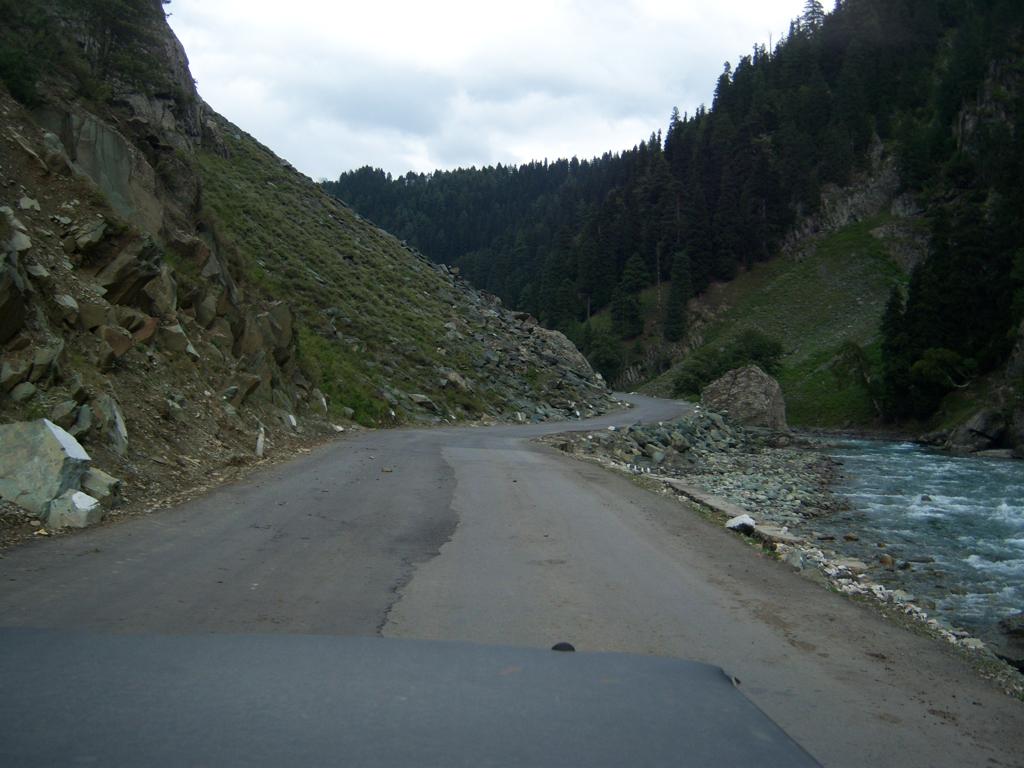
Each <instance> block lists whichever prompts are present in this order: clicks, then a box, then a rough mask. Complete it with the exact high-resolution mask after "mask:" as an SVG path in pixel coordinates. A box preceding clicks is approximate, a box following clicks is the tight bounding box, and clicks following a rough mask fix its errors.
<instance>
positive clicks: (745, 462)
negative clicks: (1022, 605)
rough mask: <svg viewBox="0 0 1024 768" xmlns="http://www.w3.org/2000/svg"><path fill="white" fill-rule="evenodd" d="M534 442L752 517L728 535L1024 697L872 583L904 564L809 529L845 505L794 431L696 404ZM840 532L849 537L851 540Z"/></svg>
mask: <svg viewBox="0 0 1024 768" xmlns="http://www.w3.org/2000/svg"><path fill="white" fill-rule="evenodd" d="M540 441H541V442H544V443H546V444H548V445H551V446H553V447H555V448H557V449H559V450H561V451H563V452H565V453H568V454H570V455H573V456H575V457H577V458H581V459H585V460H590V461H593V462H596V463H598V464H600V465H602V466H604V467H606V468H608V469H611V470H613V471H617V472H621V473H624V474H626V475H628V476H630V477H632V478H633V479H634V481H635V482H636V483H637V484H638V485H640V486H642V487H644V488H646V489H647V490H650V491H652V492H654V493H658V494H660V495H664V496H667V497H669V498H672V499H675V500H677V501H678V502H680V503H681V504H682V505H684V506H686V507H688V508H689V509H691V510H694V511H696V512H697V513H698V514H700V515H702V516H703V517H704V518H705V519H707V520H709V521H711V522H713V523H715V524H717V525H725V524H727V523H728V522H729V521H730V519H734V518H737V517H738V516H740V515H744V514H747V515H749V516H751V517H752V519H753V520H754V521H755V522H756V525H755V526H754V527H753V528H752V529H748V528H740V529H738V530H737V533H738V534H741V535H743V534H745V535H746V536H747V537H748V541H749V543H750V544H751V545H752V546H754V547H757V548H759V549H760V550H762V551H763V552H764V553H766V554H767V555H769V556H770V557H773V558H775V559H778V560H779V561H781V562H782V563H783V564H784V565H785V566H786V568H787V569H789V570H791V571H792V572H793V573H794V574H798V575H800V576H802V577H804V578H805V579H807V580H809V581H811V582H813V583H816V584H818V585H820V586H821V587H823V588H825V589H827V590H830V591H832V592H836V593H839V594H842V595H845V596H847V597H849V598H851V599H853V600H856V601H858V602H862V603H863V604H865V605H867V606H869V607H871V608H873V609H875V610H877V611H879V612H880V613H881V614H882V615H883V616H884V617H885V618H886V619H887V620H889V621H892V622H893V623H895V624H897V625H899V626H902V627H903V628H905V629H907V630H908V631H911V632H914V633H916V634H919V635H921V636H924V637H928V638H931V639H933V640H935V641H938V642H940V643H943V644H946V645H948V646H950V647H951V648H952V650H953V651H954V652H955V653H956V654H958V655H959V656H960V657H961V658H962V659H963V660H964V661H965V663H966V664H967V665H968V666H970V667H971V668H972V669H973V670H974V671H975V672H976V673H977V674H978V675H979V676H981V677H982V678H984V679H986V680H989V681H991V682H993V683H994V684H995V685H996V686H997V687H998V688H999V689H1000V690H1002V691H1003V692H1005V693H1006V694H1008V695H1010V696H1012V697H1015V698H1020V699H1024V675H1021V673H1020V672H1019V671H1018V670H1017V669H1015V668H1014V667H1012V666H1010V665H1009V664H1007V663H1005V662H1004V661H1002V660H1001V659H1000V658H998V657H997V656H996V655H995V654H994V653H993V652H992V650H990V648H989V647H988V646H986V645H985V643H984V642H983V641H982V640H980V639H978V638H976V637H972V636H971V634H970V633H969V632H967V631H966V630H963V629H961V628H958V627H955V626H951V625H949V624H948V623H946V622H944V621H943V620H941V619H940V618H937V617H934V616H931V615H929V613H928V612H927V611H926V610H925V609H924V608H922V607H921V606H920V605H919V604H917V603H916V598H915V597H914V596H913V595H912V594H909V593H907V592H905V591H903V590H900V589H891V588H888V587H886V586H883V585H882V584H880V583H878V582H877V581H876V580H875V579H874V578H873V574H874V573H876V572H878V571H879V570H880V569H882V568H890V569H892V568H896V567H911V563H899V562H896V561H894V560H893V558H891V557H888V556H887V555H886V554H885V550H884V549H880V550H879V555H878V557H877V559H873V560H871V561H870V562H864V561H863V560H859V559H857V558H854V557H850V556H848V555H846V554H844V553H843V552H842V546H841V545H842V544H843V543H844V542H842V541H836V536H835V535H834V534H828V533H821V532H819V530H816V528H820V527H821V526H816V521H819V520H820V519H821V518H823V517H825V516H828V515H830V514H831V513H833V512H835V511H837V510H841V509H844V508H845V501H844V500H843V499H841V498H840V497H838V496H837V495H835V494H833V493H832V490H831V488H832V486H833V484H834V483H835V482H836V480H837V477H838V475H839V473H840V467H839V465H838V464H837V463H836V462H835V461H834V460H832V459H831V458H830V457H829V456H828V455H826V454H824V453H822V452H821V451H820V450H818V448H817V443H816V442H814V441H813V440H808V439H806V438H805V437H803V436H801V435H799V434H797V433H790V432H774V431H770V430H754V429H744V428H742V427H737V426H735V425H731V424H729V423H728V422H727V421H726V420H724V419H723V418H722V417H721V416H720V415H719V414H716V413H714V412H712V411H707V410H702V409H700V408H697V409H695V410H694V411H693V412H691V413H689V414H686V415H685V416H683V417H681V418H679V419H676V420H674V421H671V422H658V423H651V424H636V425H632V426H630V427H627V428H625V429H621V430H604V431H591V432H577V433H565V434H558V435H549V436H546V437H543V438H540ZM847 536H849V537H850V538H851V540H854V539H856V536H857V534H856V533H854V532H850V533H848V534H847Z"/></svg>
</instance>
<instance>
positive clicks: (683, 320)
mask: <svg viewBox="0 0 1024 768" xmlns="http://www.w3.org/2000/svg"><path fill="white" fill-rule="evenodd" d="M692 294H693V286H692V284H691V281H690V257H689V256H688V255H687V254H686V251H679V252H678V253H676V254H675V255H674V256H673V257H672V287H671V288H670V289H669V293H668V301H667V302H666V303H665V317H664V320H663V321H662V333H663V335H664V337H665V340H666V341H679V340H680V339H682V338H683V337H684V336H685V335H686V330H687V327H688V323H687V317H686V302H687V301H688V300H689V299H690V296H691V295H692Z"/></svg>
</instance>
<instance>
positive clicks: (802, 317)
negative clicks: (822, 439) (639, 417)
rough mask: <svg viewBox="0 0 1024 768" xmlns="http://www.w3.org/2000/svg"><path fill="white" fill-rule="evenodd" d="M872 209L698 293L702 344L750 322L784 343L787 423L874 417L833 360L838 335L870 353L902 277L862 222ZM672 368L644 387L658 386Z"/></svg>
mask: <svg viewBox="0 0 1024 768" xmlns="http://www.w3.org/2000/svg"><path fill="white" fill-rule="evenodd" d="M888 220H889V217H887V216H879V217H875V218H872V219H868V220H866V221H862V222H859V223H856V224H852V225H850V226H847V227H845V228H843V229H841V230H839V231H838V232H835V233H833V234H830V235H827V236H825V237H822V238H820V239H818V240H817V241H816V242H813V243H812V244H811V245H809V246H808V247H807V248H806V249H805V250H804V251H803V252H802V253H801V254H799V255H787V256H780V257H778V258H776V259H774V260H772V261H769V262H766V263H763V264H757V265H755V266H754V267H753V268H752V269H751V270H750V271H748V272H745V273H743V274H741V275H740V276H739V277H737V278H736V279H735V280H734V281H732V282H730V283H726V284H721V285H715V286H712V287H711V288H710V289H709V290H708V291H707V293H706V294H705V295H704V296H703V297H702V298H701V302H702V304H703V305H704V307H705V308H706V309H708V310H709V311H710V312H711V313H713V316H714V319H713V320H712V321H711V322H710V323H709V324H708V325H707V326H706V327H705V328H704V329H703V337H704V343H703V345H702V347H708V346H718V347H725V346H727V345H729V344H730V343H732V342H733V341H734V340H735V339H737V338H738V337H739V336H740V335H741V334H742V333H743V332H744V331H748V330H758V331H761V332H762V333H765V334H767V335H768V336H770V337H772V338H775V339H777V340H778V341H780V342H781V343H782V344H783V347H784V350H785V355H784V357H783V359H782V366H781V369H780V371H779V374H778V379H779V383H780V385H781V386H782V389H783V393H784V395H785V397H786V405H787V416H788V419H789V421H790V423H791V424H793V425H794V426H806V427H825V428H827V427H847V426H854V425H867V424H870V423H872V422H873V421H874V420H875V418H876V413H875V408H874V405H873V403H872V399H871V397H870V395H869V394H868V391H867V388H866V387H864V386H862V385H861V384H860V383H858V382H857V381H853V380H844V379H842V378H840V377H838V376H837V374H836V372H835V370H834V366H833V362H834V361H835V359H836V356H837V354H838V353H839V351H840V349H841V348H842V347H843V345H844V343H846V342H854V343H856V344H857V345H859V346H861V347H862V348H863V349H864V350H865V352H866V353H867V356H868V358H869V360H872V361H874V362H875V363H876V364H877V362H878V360H879V356H880V354H879V349H878V343H879V337H878V325H879V321H880V320H881V317H882V312H883V311H884V309H885V302H886V300H887V298H888V296H889V292H890V290H891V288H892V286H893V284H894V283H897V282H900V281H903V280H905V279H906V276H905V275H904V273H903V272H902V270H901V269H900V268H899V267H898V266H897V265H896V263H895V262H894V261H893V260H892V259H891V258H890V257H889V255H888V253H887V252H886V250H885V248H884V246H883V244H882V242H881V241H880V240H879V239H878V238H876V237H874V236H873V235H872V234H871V230H873V229H875V228H876V227H878V226H881V225H883V224H885V223H886V222H887V221H888ZM677 368H678V366H676V367H674V368H673V370H670V371H669V372H668V373H666V374H664V375H663V376H661V377H659V378H658V379H656V380H655V381H654V382H652V383H651V384H650V385H648V386H647V387H645V390H647V391H652V392H660V393H663V394H667V393H668V391H671V385H672V381H673V379H674V378H675V376H676V372H677Z"/></svg>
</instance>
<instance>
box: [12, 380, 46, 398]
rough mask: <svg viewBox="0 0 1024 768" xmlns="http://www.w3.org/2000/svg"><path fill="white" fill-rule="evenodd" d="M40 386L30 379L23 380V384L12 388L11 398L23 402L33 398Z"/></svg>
mask: <svg viewBox="0 0 1024 768" xmlns="http://www.w3.org/2000/svg"><path fill="white" fill-rule="evenodd" d="M38 391H39V388H38V387H37V386H36V385H35V384H33V383H32V382H29V381H23V382H21V384H19V385H18V386H16V387H15V388H14V389H12V390H11V400H13V401H14V402H16V403H23V402H25V401H26V400H31V399H32V398H33V397H35V396H36V392H38Z"/></svg>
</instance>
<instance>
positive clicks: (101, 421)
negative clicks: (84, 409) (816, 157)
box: [92, 395, 128, 456]
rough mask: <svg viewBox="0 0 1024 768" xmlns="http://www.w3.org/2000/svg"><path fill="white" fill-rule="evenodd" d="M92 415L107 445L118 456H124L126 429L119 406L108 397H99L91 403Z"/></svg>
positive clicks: (126, 441) (125, 450)
mask: <svg viewBox="0 0 1024 768" xmlns="http://www.w3.org/2000/svg"><path fill="white" fill-rule="evenodd" d="M92 415H93V416H95V419H94V422H95V424H96V426H97V427H98V428H99V430H100V432H101V433H102V435H103V437H104V439H105V440H106V441H107V444H108V445H109V446H110V447H111V449H113V451H114V452H115V453H116V454H117V455H118V456H124V455H125V453H126V452H127V451H128V428H127V426H125V423H124V415H123V414H122V413H121V406H119V405H118V404H117V401H116V400H115V399H114V398H112V397H111V396H110V395H100V396H99V397H97V398H96V399H95V400H93V402H92Z"/></svg>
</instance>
